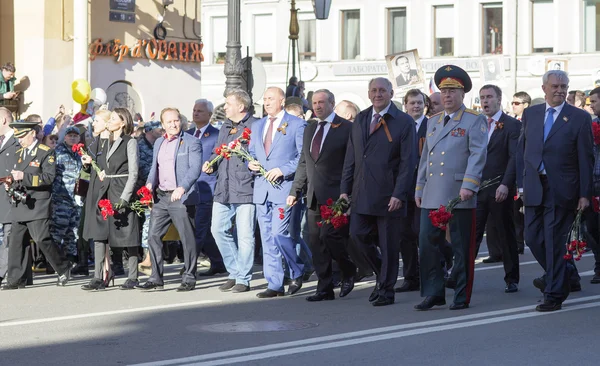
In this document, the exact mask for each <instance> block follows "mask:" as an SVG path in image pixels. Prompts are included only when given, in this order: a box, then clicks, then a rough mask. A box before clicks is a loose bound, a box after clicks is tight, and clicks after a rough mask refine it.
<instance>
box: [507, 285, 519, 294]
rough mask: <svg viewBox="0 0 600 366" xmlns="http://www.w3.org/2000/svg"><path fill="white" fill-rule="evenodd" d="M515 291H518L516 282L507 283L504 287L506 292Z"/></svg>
mask: <svg viewBox="0 0 600 366" xmlns="http://www.w3.org/2000/svg"><path fill="white" fill-rule="evenodd" d="M517 291H519V285H517V284H516V283H509V284H508V285H506V287H505V288H504V292H506V293H507V294H512V293H513V292H517Z"/></svg>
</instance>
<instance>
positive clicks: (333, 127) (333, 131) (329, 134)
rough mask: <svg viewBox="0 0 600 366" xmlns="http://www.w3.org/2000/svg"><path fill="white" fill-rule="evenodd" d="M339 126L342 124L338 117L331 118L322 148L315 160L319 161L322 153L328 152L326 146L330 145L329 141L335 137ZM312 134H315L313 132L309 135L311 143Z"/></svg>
mask: <svg viewBox="0 0 600 366" xmlns="http://www.w3.org/2000/svg"><path fill="white" fill-rule="evenodd" d="M341 124H342V121H341V119H340V117H338V116H337V115H335V117H333V121H331V125H330V126H329V131H327V136H325V140H324V141H323V147H322V148H321V151H320V152H319V158H318V159H317V160H319V159H321V156H322V155H323V152H324V151H326V150H328V145H330V144H331V141H332V140H333V139H334V138H335V136H337V126H339V125H341ZM315 131H316V129H315ZM309 133H310V132H309ZM314 134H315V132H314V131H313V133H312V134H311V135H310V136H311V141H312V136H313V135H314ZM332 136H333V137H332Z"/></svg>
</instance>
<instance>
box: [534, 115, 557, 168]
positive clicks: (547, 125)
mask: <svg viewBox="0 0 600 366" xmlns="http://www.w3.org/2000/svg"><path fill="white" fill-rule="evenodd" d="M554 112H556V109H554V108H548V116H547V117H546V122H544V142H546V139H547V138H548V134H550V130H551V129H552V125H553V124H554ZM544 169H546V168H544V161H543V160H542V163H541V164H540V169H539V170H538V171H539V172H540V173H541V172H543V171H544Z"/></svg>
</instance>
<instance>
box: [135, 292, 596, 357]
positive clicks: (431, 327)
mask: <svg viewBox="0 0 600 366" xmlns="http://www.w3.org/2000/svg"><path fill="white" fill-rule="evenodd" d="M594 300H600V295H595V296H587V297H582V298H578V299H571V300H567V301H565V302H564V304H565V305H568V304H577V303H581V302H588V301H594ZM595 306H600V302H595V303H592V304H584V305H576V306H573V307H567V308H565V309H564V310H563V311H568V310H578V309H585V308H589V307H595ZM533 309H534V306H532V305H528V306H521V307H517V308H511V309H503V310H495V311H489V312H485V313H477V314H469V315H462V316H456V317H452V318H444V319H436V320H429V321H424V322H418V323H409V324H400V325H393V326H388V327H381V328H373V329H366V330H361V331H354V332H348V333H340V334H334V335H329V336H322V337H314V338H308V339H302V340H298V341H290V342H283V343H274V344H269V345H265V346H257V347H249V348H242V349H236V350H230V351H222V352H215V353H209V354H205V355H198V356H191V357H183V358H177V359H172V360H164V361H156V362H147V363H139V364H135V365H131V366H168V365H183V364H186V365H187V364H192V365H196V362H200V361H208V360H211V359H218V358H220V360H215V361H211V362H217V363H206V365H221V364H227V363H232V362H243V361H251V360H253V359H261V358H268V357H276V356H278V355H279V354H281V355H288V354H292V353H299V352H308V351H309V348H310V350H318V349H326V348H333V347H342V346H345V345H351V344H359V343H367V342H374V341H377V340H385V339H392V338H399V337H405V336H408V335H416V334H424V333H429V332H434V331H441V330H447V329H454V328H463V327H465V324H471V325H467V326H474V325H479V324H492V323H496V322H498V321H506V320H512V319H520V318H528V317H533V316H539V315H545V314H550V313H538V312H532V310H533ZM524 311H527V313H524V314H515V315H507V314H511V313H520V312H524ZM559 313H560V312H559ZM498 316H499V317H500V318H497V317H498ZM482 318H484V319H482ZM486 318H487V319H486ZM475 319H481V320H478V321H476V322H475V321H474V320H475ZM496 319H502V320H496ZM461 322H466V323H461ZM449 323H456V324H451V325H444V324H449ZM474 323H477V324H474ZM413 328H417V329H413ZM407 329H413V330H411V331H410V332H411V334H408V333H407V332H406V330H407ZM397 331H403V332H399V333H389V332H397ZM381 333H388V334H381ZM377 334H379V335H377ZM399 334H400V335H399ZM369 335H374V336H372V337H369V338H358V339H354V340H348V339H351V338H357V337H364V336H369ZM386 337H387V338H386ZM342 340H345V341H342ZM336 341H339V342H336ZM327 342H334V343H327ZM352 342H354V343H352ZM314 343H316V345H314V346H308V345H311V344H314ZM338 343H340V344H341V343H344V344H341V345H338ZM346 343H347V344H346ZM299 346H301V347H302V348H301V349H297V351H295V350H290V349H289V348H291V347H299ZM307 346H308V347H307ZM314 347H316V348H314ZM319 347H320V348H319ZM275 350H282V351H275ZM265 351H273V352H270V353H268V354H269V355H268V354H267V353H261V354H259V355H248V356H244V357H237V358H231V357H232V356H240V355H246V354H250V353H257V352H265ZM271 353H272V354H273V355H272V356H271V355H270V354H271ZM265 355H268V356H265ZM247 357H258V358H247ZM242 358H243V360H242ZM238 359H240V360H239V361H238ZM198 365H200V364H198ZM202 365H204V363H203V364H202Z"/></svg>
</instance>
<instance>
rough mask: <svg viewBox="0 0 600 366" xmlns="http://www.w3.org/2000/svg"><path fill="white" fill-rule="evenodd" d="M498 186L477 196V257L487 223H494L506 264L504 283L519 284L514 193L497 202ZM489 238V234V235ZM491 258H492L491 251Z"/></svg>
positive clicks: (496, 237)
mask: <svg viewBox="0 0 600 366" xmlns="http://www.w3.org/2000/svg"><path fill="white" fill-rule="evenodd" d="M496 188H497V187H496V186H493V187H489V188H486V189H484V190H483V191H480V192H479V193H478V194H477V209H476V215H477V226H476V235H475V240H476V243H477V249H476V251H475V257H477V253H479V247H480V245H481V241H482V240H483V233H484V231H485V227H486V223H487V224H488V229H489V224H490V222H493V224H494V228H495V239H496V242H497V244H498V246H499V247H500V248H499V249H500V254H501V256H502V260H503V262H504V274H505V275H504V282H506V283H507V284H509V283H519V252H518V246H517V238H516V233H515V223H514V221H513V215H512V214H513V200H512V196H513V195H514V192H509V195H508V196H509V197H507V198H506V199H505V200H504V201H503V202H496ZM488 238H489V234H488ZM490 256H492V253H491V250H490Z"/></svg>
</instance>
